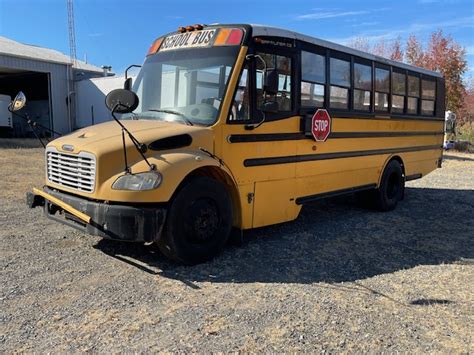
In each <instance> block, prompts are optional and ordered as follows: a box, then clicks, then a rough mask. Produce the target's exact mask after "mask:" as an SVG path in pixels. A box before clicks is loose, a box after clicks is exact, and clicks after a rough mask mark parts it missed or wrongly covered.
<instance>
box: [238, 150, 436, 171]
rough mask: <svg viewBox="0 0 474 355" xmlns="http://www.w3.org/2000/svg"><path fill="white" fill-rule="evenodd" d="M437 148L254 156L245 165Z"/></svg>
mask: <svg viewBox="0 0 474 355" xmlns="http://www.w3.org/2000/svg"><path fill="white" fill-rule="evenodd" d="M435 149H442V146H440V145H424V146H419V147H403V148H388V149H375V150H361V151H354V152H337V153H322V154H306V155H291V156H283V157H271V158H252V159H245V160H244V166H247V167H251V166H262V165H275V164H288V163H300V162H306V161H316V160H328V159H342V158H353V157H364V156H370V155H381V154H392V153H408V152H419V151H423V150H435Z"/></svg>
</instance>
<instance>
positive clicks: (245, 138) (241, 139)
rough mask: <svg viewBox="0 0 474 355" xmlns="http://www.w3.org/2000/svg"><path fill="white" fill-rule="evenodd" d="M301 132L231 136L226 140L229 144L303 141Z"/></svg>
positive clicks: (303, 136) (303, 137)
mask: <svg viewBox="0 0 474 355" xmlns="http://www.w3.org/2000/svg"><path fill="white" fill-rule="evenodd" d="M305 138H306V137H305V135H304V134H303V133H301V132H297V133H260V134H233V135H230V136H229V137H228V138H227V140H228V141H229V143H251V142H273V141H294V140H300V139H305Z"/></svg>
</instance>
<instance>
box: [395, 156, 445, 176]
mask: <svg viewBox="0 0 474 355" xmlns="http://www.w3.org/2000/svg"><path fill="white" fill-rule="evenodd" d="M442 153H443V151H442V150H441V149H438V150H429V151H423V152H412V153H403V154H399V156H400V157H401V158H402V160H403V163H404V165H405V176H408V177H410V176H414V175H418V174H421V175H422V176H425V175H427V174H429V173H430V172H432V171H433V170H435V169H437V168H438V161H439V159H441V157H442Z"/></svg>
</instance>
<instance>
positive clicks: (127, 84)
mask: <svg viewBox="0 0 474 355" xmlns="http://www.w3.org/2000/svg"><path fill="white" fill-rule="evenodd" d="M123 88H124V89H125V90H128V91H132V78H127V79H125V82H124V83H123Z"/></svg>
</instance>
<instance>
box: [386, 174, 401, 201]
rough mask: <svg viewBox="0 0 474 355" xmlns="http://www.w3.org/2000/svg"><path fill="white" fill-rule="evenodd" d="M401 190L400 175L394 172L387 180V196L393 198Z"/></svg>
mask: <svg viewBox="0 0 474 355" xmlns="http://www.w3.org/2000/svg"><path fill="white" fill-rule="evenodd" d="M399 191H400V177H399V176H398V174H396V173H393V174H391V175H390V176H389V178H388V182H387V197H388V198H389V199H390V200H392V199H394V198H395V197H397V196H398V193H399Z"/></svg>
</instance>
